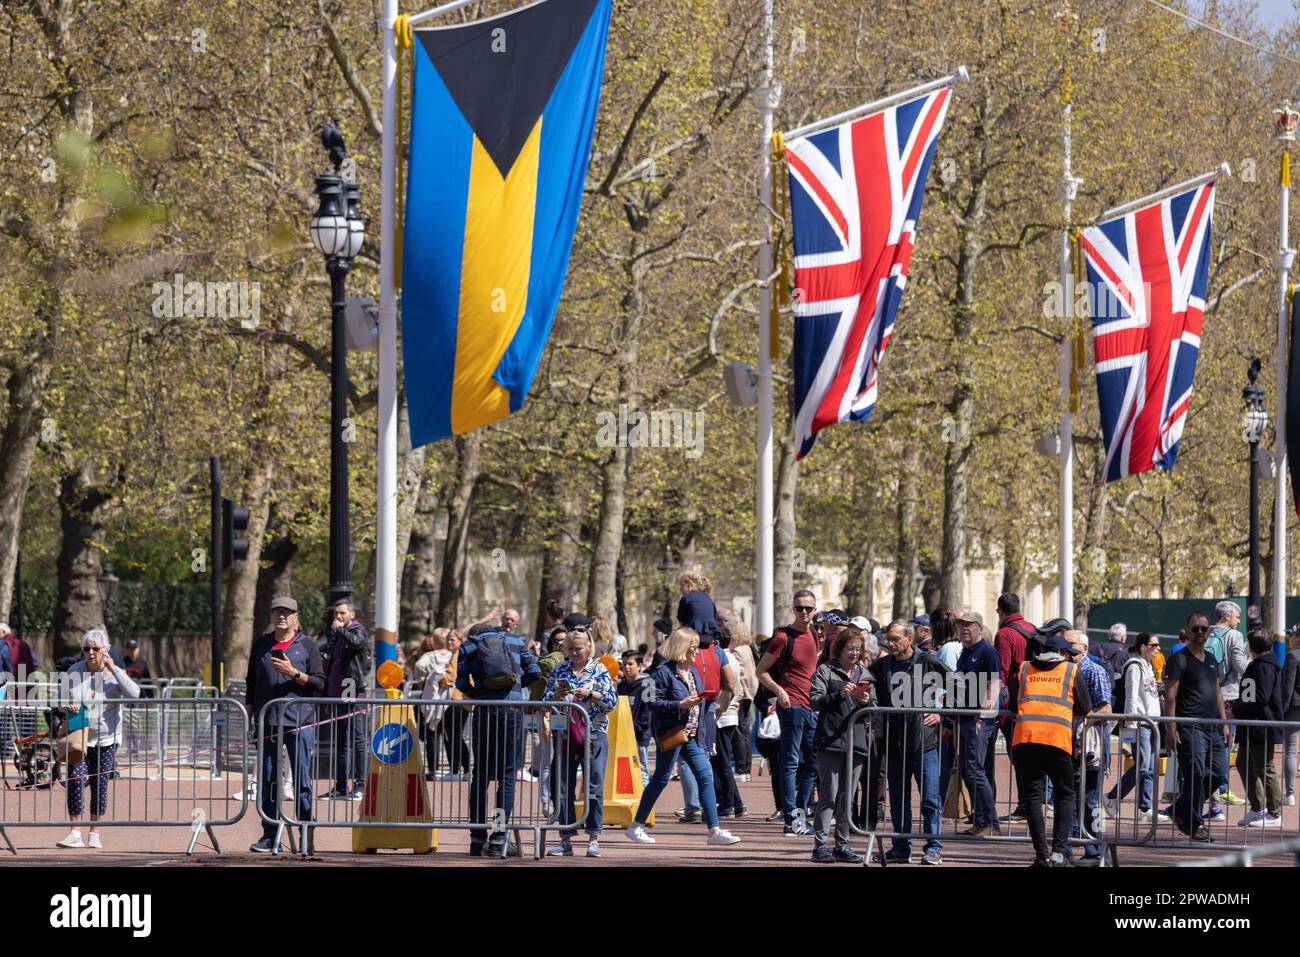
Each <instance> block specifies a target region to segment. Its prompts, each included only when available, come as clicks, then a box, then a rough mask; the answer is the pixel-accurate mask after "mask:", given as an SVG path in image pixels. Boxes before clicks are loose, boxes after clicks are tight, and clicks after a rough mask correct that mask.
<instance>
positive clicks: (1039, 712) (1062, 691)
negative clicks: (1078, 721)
mask: <svg viewBox="0 0 1300 957" xmlns="http://www.w3.org/2000/svg"><path fill="white" fill-rule="evenodd" d="M1064 664H1065V667H1064V668H1061V667H1056V668H1035V667H1034V664H1033V662H1032V661H1026V662H1025V663H1024V664H1022V665H1021V666H1020V697H1019V699H1018V700H1019V705H1018V707H1017V714H1016V730H1015V732H1014V733H1013V734H1012V735H1011V746H1012V747H1013V748H1014V747H1015V746H1016V745H1018V744H1047V745H1051V746H1052V747H1053V748H1060V749H1061V750H1062V751H1064V752H1065V753H1066V754H1073V753H1074V671H1075V669H1076V668H1077V667H1078V665H1076V664H1075V663H1074V662H1072V661H1066V662H1064Z"/></svg>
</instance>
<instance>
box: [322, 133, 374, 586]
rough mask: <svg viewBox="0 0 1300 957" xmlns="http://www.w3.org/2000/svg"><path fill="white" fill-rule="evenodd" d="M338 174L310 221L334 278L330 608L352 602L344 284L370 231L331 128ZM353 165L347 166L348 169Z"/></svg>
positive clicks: (326, 178) (325, 176)
mask: <svg viewBox="0 0 1300 957" xmlns="http://www.w3.org/2000/svg"><path fill="white" fill-rule="evenodd" d="M321 143H322V144H323V145H324V146H325V148H326V149H327V150H328V151H329V156H330V162H331V163H333V164H334V172H332V173H330V172H325V173H322V174H321V175H319V176H317V177H316V195H317V197H319V201H320V202H319V207H318V208H317V210H316V215H315V216H313V217H312V220H311V241H312V244H313V245H314V246H315V247H316V250H317V251H318V252H319V253H320V254H321V255H322V256H324V257H325V268H326V271H327V272H328V273H329V277H330V310H331V319H332V327H331V334H330V571H329V574H330V584H329V593H328V594H327V596H326V601H327V603H328V604H333V603H334V602H336V601H340V600H344V599H346V600H348V601H351V600H352V569H351V567H350V565H351V562H350V560H349V559H350V554H351V551H352V541H351V532H350V531H349V521H348V446H347V438H348V434H347V433H348V429H347V426H346V424H345V423H346V419H347V415H348V373H347V348H348V342H347V324H346V323H347V321H346V316H345V312H344V310H345V307H346V305H347V293H346V290H345V284H346V280H347V275H348V269H349V267H350V266H351V265H352V259H353V257H355V256H356V255H357V253H359V252H360V251H361V246H362V243H364V242H365V236H366V229H365V223H364V222H362V220H361V218H360V216H359V215H358V213H357V201H358V200H359V198H360V196H361V189H360V187H359V186H358V185H357V184H356V182H354V181H350V180H345V179H344V177H343V176H341V175H340V174H339V168H340V166H341V165H342V164H343V163H344V162H345V161H346V160H347V149H346V147H345V146H344V144H343V135H342V134H341V133H340V132H339V131H338V129H337V128H336V127H335V126H333V125H332V124H329V123H326V124H325V127H324V129H323V130H322V131H321ZM350 165H351V164H349V166H350Z"/></svg>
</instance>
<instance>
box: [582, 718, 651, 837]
mask: <svg viewBox="0 0 1300 957" xmlns="http://www.w3.org/2000/svg"><path fill="white" fill-rule="evenodd" d="M606 739H607V740H608V742H609V743H608V750H607V751H606V754H605V795H604V797H605V813H604V823H605V826H606V827H623V828H626V827H627V826H628V825H630V824H631V823H632V819H633V818H634V817H636V809H637V805H639V804H640V803H641V792H642V790H644V785H642V783H641V758H640V756H639V754H638V752H637V747H636V727H635V725H633V723H632V702H631V701H630V700H629V699H628V698H627V697H626V696H623V695H620V696H619V699H618V706H617V707H616V708H615V709H614V710H613V711H611V712H610V713H609V730H608V731H607V732H606ZM582 805H583V802H581V801H579V802H578V805H577V809H576V810H577V813H578V815H579V816H581V814H582ZM654 822H655V816H654V811H651V812H650V819H649V820H648V821H647V822H646V823H647V824H649V825H653V824H654Z"/></svg>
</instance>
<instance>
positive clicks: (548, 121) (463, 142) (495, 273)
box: [402, 0, 612, 445]
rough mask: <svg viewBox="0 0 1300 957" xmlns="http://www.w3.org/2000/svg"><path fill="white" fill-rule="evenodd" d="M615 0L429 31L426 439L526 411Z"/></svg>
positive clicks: (414, 219)
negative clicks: (521, 410) (525, 402)
mask: <svg viewBox="0 0 1300 957" xmlns="http://www.w3.org/2000/svg"><path fill="white" fill-rule="evenodd" d="M611 4H612V0H541V2H539V3H534V4H532V5H530V6H527V7H523V8H521V9H519V10H515V11H513V12H511V13H507V14H503V15H501V16H498V17H490V18H486V19H483V20H477V21H475V22H473V23H469V24H465V25H461V26H455V27H443V28H438V29H432V30H416V31H415V33H414V44H413V47H414V49H413V56H414V67H415V69H414V73H415V81H414V92H413V106H412V121H411V138H410V164H409V173H408V179H407V200H406V215H405V226H404V239H403V250H402V257H403V258H402V287H403V288H402V340H403V357H404V360H405V374H406V394H407V403H408V406H409V410H410V418H411V441H412V444H414V445H423V444H425V443H427V442H432V441H436V440H438V439H442V438H446V437H448V436H451V435H462V434H464V433H466V432H469V431H471V430H473V429H476V428H479V427H480V426H483V425H486V424H488V423H490V422H495V421H497V420H498V419H502V418H504V417H506V416H507V415H510V414H511V413H513V412H517V411H518V410H519V409H520V408H521V407H522V406H523V404H524V400H525V398H526V397H527V395H528V389H529V386H530V385H531V384H532V380H533V376H534V375H535V374H536V371H537V365H538V362H539V361H540V359H541V354H542V350H543V349H544V348H545V346H546V339H547V336H548V335H549V333H550V328H551V322H552V320H553V319H554V316H555V310H556V308H557V306H558V305H559V299H560V293H561V291H562V290H563V287H564V276H565V271H566V269H567V267H568V261H569V254H570V251H571V249H572V244H573V234H574V231H575V229H576V227H577V221H578V212H579V208H580V206H581V202H582V189H583V183H584V181H585V179H586V172H587V162H588V159H589V157H590V154H591V141H592V134H593V131H594V128H595V122H596V110H597V105H598V102H599V97H600V85H601V77H602V74H603V72H604V64H605V41H606V37H607V34H608V32H609V17H610V8H611Z"/></svg>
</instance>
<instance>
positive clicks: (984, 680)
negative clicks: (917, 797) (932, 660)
mask: <svg viewBox="0 0 1300 957" xmlns="http://www.w3.org/2000/svg"><path fill="white" fill-rule="evenodd" d="M956 617H957V629H958V632H959V633H960V634H961V643H962V648H963V650H962V653H961V655H960V656H959V657H958V659H957V672H958V673H959V674H960V675H961V676H962V682H961V684H959V685H958V690H959V691H960V692H962V693H961V694H959V695H958V698H957V701H956V702H955V704H956V706H957V707H959V708H979V709H981V710H982V711H983V712H984V714H982V715H963V716H962V717H961V719H960V729H961V737H960V739H959V741H960V744H961V773H962V776H963V777H964V778H965V779H966V784H967V785H968V786H969V787H970V791H971V803H972V804H973V805H974V810H973V811H972V813H971V825H972V826H971V828H970V829H969V830H967V831H965V832H963V833H966V834H969V835H972V836H973V837H984V836H985V835H987V834H1001V833H1002V830H1001V828H1000V827H999V825H998V812H997V805H996V796H995V793H994V790H993V781H994V761H995V758H994V748H995V746H996V744H997V741H996V736H997V734H996V732H997V727H998V721H997V710H998V704H999V701H1000V699H1001V694H1002V661H1001V660H1000V659H999V658H998V653H997V652H996V651H994V650H993V646H992V645H991V644H989V643H988V642H987V641H985V640H984V616H983V615H981V614H980V613H979V612H977V611H962V612H959V613H958V614H957V616H956Z"/></svg>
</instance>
